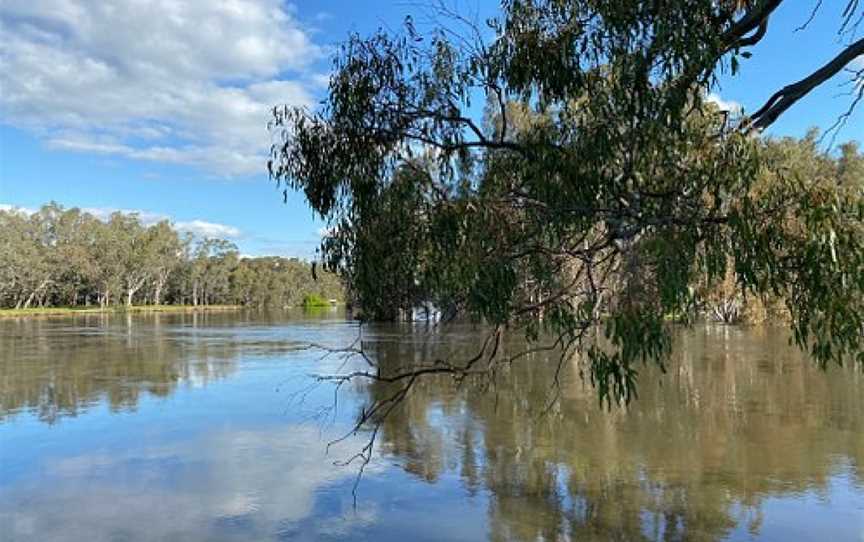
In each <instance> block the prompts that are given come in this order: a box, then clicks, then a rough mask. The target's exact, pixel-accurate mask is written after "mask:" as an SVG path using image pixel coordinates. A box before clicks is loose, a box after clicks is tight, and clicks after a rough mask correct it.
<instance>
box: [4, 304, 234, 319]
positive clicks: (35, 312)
mask: <svg viewBox="0 0 864 542" xmlns="http://www.w3.org/2000/svg"><path fill="white" fill-rule="evenodd" d="M239 308H240V306H239V305H206V306H205V305H198V306H197V307H196V306H193V305H133V306H132V307H126V306H123V305H120V306H111V307H106V308H104V309H102V308H99V307H33V308H29V309H0V318H3V317H7V318H10V317H14V318H19V317H22V316H69V315H74V314H100V313H109V312H136V313H142V312H175V313H176V312H204V311H230V310H237V309H239Z"/></svg>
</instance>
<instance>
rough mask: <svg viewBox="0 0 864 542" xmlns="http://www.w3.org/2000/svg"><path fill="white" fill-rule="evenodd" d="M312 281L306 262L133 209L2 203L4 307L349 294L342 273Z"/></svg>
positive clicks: (290, 300)
mask: <svg viewBox="0 0 864 542" xmlns="http://www.w3.org/2000/svg"><path fill="white" fill-rule="evenodd" d="M317 278H318V280H317V281H316V280H313V278H312V274H311V269H310V266H309V264H308V263H306V262H303V261H300V260H297V259H287V258H278V257H265V258H242V259H241V258H240V257H239V255H238V253H237V247H236V246H235V245H234V244H233V243H230V242H228V241H226V240H223V239H209V238H208V239H198V240H196V239H193V238H191V237H189V236H181V235H180V234H179V233H178V232H177V231H176V230H175V229H174V228H173V227H172V226H171V225H170V224H169V223H168V222H165V221H163V222H159V223H157V224H153V225H150V226H147V225H144V224H142V223H141V220H140V219H139V217H138V216H137V215H135V214H123V213H115V214H113V215H112V216H111V217H110V218H109V219H108V220H107V221H105V222H102V221H100V220H98V219H96V218H95V217H94V216H92V215H90V214H88V213H84V212H82V211H80V210H79V209H74V208H73V209H68V210H67V209H63V208H62V207H60V206H59V205H57V204H54V203H52V204H49V205H45V206H43V207H42V208H41V209H40V210H39V211H38V212H36V213H34V214H32V215H28V214H27V213H24V212H22V211H18V210H14V209H13V210H9V211H0V307H15V308H29V307H31V306H40V307H46V306H49V307H50V306H60V305H68V306H76V305H89V304H91V303H96V304H99V305H100V306H102V307H105V306H108V305H111V304H123V305H126V306H131V305H132V304H133V303H135V302H137V303H145V304H154V305H159V304H162V303H175V304H191V305H211V304H241V305H246V306H254V307H277V308H281V307H287V306H299V305H300V304H301V303H302V301H303V299H304V297H305V296H308V295H317V296H323V297H324V298H325V299H332V298H336V299H341V298H342V287H341V284H340V282H339V280H338V278H337V277H336V276H334V275H333V274H331V273H321V274H319V275H318V277H317Z"/></svg>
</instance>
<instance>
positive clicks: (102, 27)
mask: <svg viewBox="0 0 864 542" xmlns="http://www.w3.org/2000/svg"><path fill="white" fill-rule="evenodd" d="M421 1H422V0H421ZM447 1H448V3H449V4H453V0H447ZM814 2H815V0H814V1H813V2H811V1H805V0H788V1H787V2H786V4H787V5H784V6H782V7H781V8H780V9H779V11H778V12H777V14H776V15H775V17H773V19H772V21H771V31H770V32H769V34H768V37H766V38H765V40H764V41H763V42H762V43H761V44H760V45H759V46H758V47H757V48H756V49H755V50H754V55H753V58H751V59H750V60H745V61H744V62H743V65H742V69H741V75H740V76H739V77H736V78H734V79H732V78H726V79H724V80H723V82H722V85H721V87H720V88H719V89H717V90H716V99H718V100H719V101H721V102H723V103H724V104H726V105H727V106H734V107H738V106H743V107H744V110H745V111H753V110H755V109H756V108H758V107H759V106H760V105H761V103H762V102H763V101H764V100H765V99H766V98H767V97H768V96H770V94H771V93H773V92H774V91H775V90H777V89H779V88H780V87H781V86H783V85H785V84H788V83H791V82H794V81H795V80H797V79H799V78H801V77H803V76H805V75H807V74H809V73H810V72H811V71H812V70H813V69H815V68H817V67H818V66H820V65H821V64H823V63H824V62H826V61H827V60H828V59H829V58H831V57H833V56H834V55H835V54H836V53H837V52H838V51H839V50H840V48H841V46H842V42H841V41H840V38H838V36H837V34H836V31H837V28H838V27H839V21H840V10H841V9H842V5H845V2H839V1H837V2H823V4H825V5H823V7H822V8H821V10H820V11H819V12H818V14H817V17H816V18H815V20H814V21H813V22H812V23H811V24H810V26H809V27H808V28H807V29H805V30H803V31H799V32H796V31H795V28H796V27H798V26H800V25H801V23H803V22H804V21H805V20H806V19H807V17H808V15H809V10H810V8H811V7H812V5H813V4H814ZM418 4H420V2H405V1H404V0H400V1H391V0H375V1H373V0H362V1H356V0H355V1H345V0H317V1H305V2H295V3H285V2H281V1H280V0H224V1H215V0H195V1H193V0H189V1H185V2H184V1H179V0H147V1H144V0H141V1H136V2H132V1H128V2H119V1H118V2H111V1H107V0H106V1H104V2H101V1H100V2H93V1H92V0H62V1H61V0H43V1H40V2H32V0H5V1H4V3H3V5H2V7H0V207H5V206H16V207H23V208H36V207H38V206H39V205H41V204H43V203H45V202H48V201H51V200H54V201H57V202H59V203H61V204H63V205H65V206H70V207H71V206H77V207H82V208H87V209H90V210H92V212H94V213H97V214H100V213H101V214H106V213H109V212H110V211H112V210H117V209H124V210H136V211H139V212H141V213H142V216H143V217H145V218H147V219H151V220H155V219H158V218H163V217H164V218H169V219H171V220H173V221H174V222H175V223H176V224H177V225H178V226H180V227H182V228H185V229H187V230H189V231H193V232H196V233H200V234H211V235H219V236H223V237H228V238H230V239H232V240H233V241H234V242H236V243H237V244H238V245H239V246H240V249H241V252H243V253H245V254H252V255H260V254H278V255H289V256H300V257H305V258H310V257H312V256H313V254H314V249H315V247H316V246H317V244H318V240H319V229H320V228H321V226H322V224H320V223H316V222H315V221H314V219H313V215H312V212H311V211H310V210H309V208H308V207H307V205H306V203H305V201H304V200H303V197H302V195H300V194H292V193H289V199H288V202H287V204H283V202H282V197H281V195H280V192H279V191H277V189H276V188H275V186H274V185H273V184H272V183H271V182H270V181H269V180H268V178H267V176H266V174H265V173H264V166H265V160H266V158H265V157H264V155H265V154H266V149H267V147H268V145H269V141H270V140H269V136H268V134H267V133H266V130H265V125H266V122H267V120H268V114H267V111H268V108H269V107H270V106H271V105H273V104H275V103H279V102H282V103H285V102H287V103H291V104H305V105H314V103H315V102H316V101H317V100H319V99H320V98H321V97H322V96H323V92H324V89H325V86H326V78H327V74H328V69H329V65H330V62H329V54H330V52H331V51H332V49H333V47H334V46H335V45H336V44H337V43H338V42H340V41H341V40H343V39H344V38H345V37H346V36H347V35H348V33H349V32H352V31H353V32H359V33H360V34H368V33H370V32H373V31H374V30H375V29H376V28H378V27H380V26H385V27H390V28H394V29H395V28H398V27H399V26H400V23H401V21H402V19H403V17H404V16H405V15H407V14H409V13H413V14H415V19H421V20H422V18H419V17H416V14H417V10H418V8H417V6H418ZM841 4H842V5H841ZM456 5H458V6H460V9H462V10H467V11H468V12H476V13H478V14H479V16H480V19H481V20H482V19H483V18H484V17H486V16H489V15H491V14H493V13H494V12H495V10H496V7H497V2H494V1H484V0H457V3H456ZM847 39H848V37H847ZM857 62H858V63H859V65H861V66H864V58H859V59H858V61H857ZM843 80H844V78H842V77H838V78H836V79H835V80H832V81H830V82H829V83H828V84H826V85H824V86H823V87H822V88H820V89H818V90H817V91H816V92H814V93H813V94H812V95H811V96H808V97H807V98H806V99H804V100H802V101H801V102H800V103H799V104H797V105H796V106H795V107H794V108H793V109H792V110H790V111H789V112H788V113H787V114H786V115H785V116H783V117H782V118H781V119H780V120H779V121H778V122H777V123H776V124H775V125H774V126H773V127H772V129H771V133H772V134H776V135H794V136H800V135H802V134H803V133H804V132H805V131H806V130H807V128H808V127H810V126H820V127H823V128H825V127H827V126H829V125H831V123H833V121H834V120H835V119H836V118H837V116H838V115H840V114H841V113H842V112H843V111H845V109H846V108H847V107H848V105H849V103H850V100H849V97H848V96H842V95H841V93H843V92H846V91H848V90H849V87H848V86H845V87H844V86H841V83H842V82H843ZM862 109H864V108H861V109H859V110H858V111H857V112H856V113H855V115H854V116H853V117H852V118H851V119H850V120H849V122H848V123H847V125H846V127H845V129H844V130H843V131H842V132H841V133H840V135H839V138H838V139H839V140H841V141H842V140H847V139H857V140H859V141H864V113H862Z"/></svg>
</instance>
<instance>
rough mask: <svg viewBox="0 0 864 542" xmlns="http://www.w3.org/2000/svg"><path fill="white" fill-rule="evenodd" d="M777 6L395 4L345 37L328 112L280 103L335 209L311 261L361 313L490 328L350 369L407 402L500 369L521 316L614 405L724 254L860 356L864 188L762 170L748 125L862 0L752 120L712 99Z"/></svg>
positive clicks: (805, 323)
mask: <svg viewBox="0 0 864 542" xmlns="http://www.w3.org/2000/svg"><path fill="white" fill-rule="evenodd" d="M781 3H783V2H782V0H749V1H745V0H737V1H722V2H692V1H685V0H664V1H661V2H643V1H641V0H615V1H595V0H570V1H563V0H504V1H503V2H502V11H503V13H502V14H501V16H500V17H498V18H495V19H492V20H490V21H488V22H487V26H488V31H487V29H483V28H480V27H479V26H478V25H476V24H472V23H470V21H468V20H467V19H466V18H464V17H462V16H461V15H459V14H458V13H448V14H447V15H448V16H449V17H450V19H449V20H450V23H451V24H448V25H446V26H441V27H440V28H438V29H437V30H433V31H432V32H428V33H421V32H418V31H417V30H416V28H415V26H414V24H413V22H412V20H410V19H409V20H407V21H406V29H405V31H404V32H403V33H401V34H393V33H388V32H384V31H379V32H377V33H375V34H374V35H372V36H371V37H368V38H363V37H360V36H356V35H355V36H351V37H350V39H349V40H348V41H347V42H346V43H345V44H344V45H343V46H342V47H341V49H340V50H339V52H338V53H337V55H336V56H335V59H334V71H333V75H332V77H331V80H330V84H329V91H328V95H327V97H326V99H325V100H324V101H323V102H322V105H321V107H320V108H319V109H317V110H314V111H309V110H306V109H303V108H291V107H278V108H276V109H275V110H274V116H273V119H272V122H271V128H272V129H273V130H274V131H275V132H276V134H277V136H278V137H280V138H281V139H280V140H279V141H278V142H277V144H275V145H274V146H273V149H272V156H271V160H270V162H269V164H268V166H269V169H270V173H271V176H272V177H273V178H274V179H276V180H277V181H278V182H280V183H285V185H286V190H287V189H296V190H300V191H302V192H303V193H304V194H305V196H306V198H307V199H308V201H309V203H310V205H311V207H312V208H313V209H314V210H315V211H316V212H317V213H318V215H320V217H321V218H323V219H324V220H326V221H327V222H328V224H329V226H330V232H331V233H330V234H329V235H328V236H327V237H326V239H325V240H324V241H323V243H322V246H321V254H322V260H323V262H324V264H325V266H326V267H327V268H328V269H330V270H333V271H336V272H338V273H340V274H341V275H342V276H344V277H346V279H347V280H348V283H349V286H350V288H351V289H352V291H353V294H354V295H357V296H358V297H359V299H360V300H361V302H362V304H363V306H364V308H366V307H369V308H371V309H373V310H371V311H370V316H372V317H385V318H392V317H395V316H396V315H397V314H398V311H393V310H389V311H387V310H381V309H382V308H383V307H387V306H392V307H396V308H399V307H406V306H411V305H412V304H413V303H415V302H416V300H417V299H426V300H434V301H436V302H437V303H439V304H441V305H444V306H446V307H447V308H448V309H449V311H450V312H451V313H453V314H464V315H469V316H473V317H477V318H480V319H482V320H484V321H486V322H489V323H491V324H492V325H493V331H492V332H491V335H490V337H489V338H488V340H486V341H485V342H484V343H483V347H482V348H481V351H480V352H479V353H478V355H476V356H472V357H470V358H469V359H467V360H456V359H452V360H440V359H436V360H428V363H421V364H419V365H417V366H416V367H414V368H412V369H410V370H402V371H399V372H395V373H390V372H387V371H386V370H382V369H380V368H373V369H372V370H370V371H366V372H362V373H359V374H358V375H344V377H345V378H350V377H351V376H364V377H369V378H374V379H383V380H388V381H398V382H401V383H402V384H403V387H402V388H401V389H400V390H399V391H398V392H397V395H394V396H393V397H392V399H398V397H399V395H398V394H400V393H401V394H403V395H402V396H404V393H407V390H408V389H409V388H410V387H411V385H413V383H415V382H416V380H417V378H418V377H419V376H421V375H424V374H427V373H441V372H447V373H454V374H456V375H465V374H469V373H473V372H476V371H481V370H485V369H488V368H490V367H494V361H495V360H496V359H498V358H500V356H497V354H498V353H499V350H498V348H497V346H498V344H499V341H500V337H501V334H502V333H503V331H504V329H515V328H518V329H522V330H523V331H524V332H525V333H526V335H527V337H528V338H529V339H531V340H533V341H537V344H536V346H535V347H536V348H555V349H558V350H560V351H562V352H563V353H562V357H561V359H562V360H563V359H566V358H567V357H569V356H570V355H571V354H573V353H579V354H580V359H582V360H584V362H585V363H586V365H585V369H586V372H587V374H588V376H589V377H590V379H591V381H592V382H593V383H594V384H595V385H597V387H598V390H599V393H600V396H601V398H604V399H608V400H610V401H615V400H628V399H629V398H631V397H632V394H633V393H634V391H635V383H636V377H637V374H638V364H639V363H640V362H657V363H661V364H662V363H663V360H664V359H665V358H666V357H667V356H668V354H669V352H670V349H671V341H670V338H669V337H670V335H669V333H668V329H667V326H666V323H665V319H666V317H667V316H668V315H670V314H676V315H685V317H686V315H688V314H690V313H691V311H690V308H691V307H692V306H693V305H694V304H695V303H696V302H697V301H698V300H697V299H696V298H695V292H694V289H693V288H692V287H691V286H692V284H693V283H694V280H695V278H696V277H707V279H708V280H709V282H710V281H716V280H721V279H722V278H723V277H724V276H725V273H726V270H727V267H728V265H730V264H731V265H733V266H734V267H733V269H734V282H735V284H736V285H737V287H738V288H739V289H741V290H742V291H746V292H749V293H751V294H753V295H757V296H758V295H763V294H767V293H770V294H772V295H776V296H778V297H779V298H781V299H783V300H784V301H785V303H786V306H787V308H788V310H789V312H790V314H791V325H792V328H793V330H794V336H795V340H796V341H797V343H798V344H799V345H800V346H802V347H806V348H809V350H810V351H811V353H812V354H813V356H815V358H816V359H817V360H818V361H819V362H820V363H823V364H824V363H828V362H829V361H832V360H833V361H837V362H842V361H843V360H845V359H848V357H850V356H857V359H858V361H861V362H864V352H862V350H861V346H862V334H861V330H862V326H864V239H862V237H861V236H860V235H859V226H860V223H861V219H862V215H864V203H862V198H861V194H860V192H859V193H854V192H853V191H838V190H835V189H834V188H833V187H830V186H827V185H826V184H825V183H821V182H815V183H811V182H809V181H808V179H803V178H800V177H798V176H795V175H789V174H787V173H786V172H783V171H776V172H772V173H773V174H775V175H776V176H777V180H776V182H773V183H772V185H771V188H770V189H769V190H760V189H759V187H757V186H756V180H757V179H759V178H760V176H761V175H763V174H764V170H765V168H766V167H770V161H768V162H766V161H765V160H764V158H765V156H764V154H765V153H764V149H762V148H761V147H760V142H759V138H758V134H759V133H760V132H761V131H762V130H764V129H765V128H767V127H769V126H770V125H771V124H772V123H773V122H774V121H775V120H776V119H777V118H778V117H779V116H780V115H781V114H783V113H784V112H785V111H787V110H789V108H790V107H792V106H793V105H794V104H795V103H796V102H797V101H798V100H800V99H801V98H802V97H803V96H805V95H807V94H808V93H809V92H810V91H811V90H812V89H813V88H815V87H816V86H818V85H819V84H822V83H823V82H825V81H826V80H827V79H829V78H830V77H832V76H834V75H836V74H838V73H840V72H841V71H842V70H843V69H844V68H846V67H847V66H850V63H851V62H852V61H853V60H855V59H856V58H857V57H859V56H860V55H862V54H864V40H861V39H858V40H857V41H855V29H856V26H857V24H858V22H860V20H861V15H862V14H861V13H860V12H861V9H862V8H864V6H861V5H860V4H859V2H858V0H849V1H848V2H847V3H846V4H845V11H844V13H843V18H842V20H840V21H839V30H840V37H841V40H843V43H844V46H843V48H842V50H841V51H840V52H839V53H838V54H837V55H836V57H834V58H832V59H827V62H826V63H825V64H824V65H823V66H822V67H821V68H820V69H818V70H816V71H815V72H813V73H812V74H810V75H807V76H806V77H804V78H803V79H801V80H799V81H798V82H794V83H792V84H790V85H788V86H786V87H784V88H782V89H780V90H778V91H777V92H776V93H775V94H774V95H772V96H770V98H769V99H768V100H767V101H766V103H765V105H764V106H763V107H761V108H759V109H758V110H756V111H755V112H754V113H753V114H752V115H750V116H747V117H743V118H731V117H730V116H729V114H728V113H724V112H721V111H718V110H717V108H716V107H714V106H712V105H711V104H710V103H708V101H707V100H706V95H707V93H708V92H710V91H711V90H712V89H713V88H714V87H715V86H716V84H717V80H718V77H719V75H720V74H722V73H731V74H732V75H735V74H737V69H738V65H739V62H740V61H741V58H746V57H749V56H750V55H751V54H754V53H758V45H759V43H760V41H761V40H762V39H763V37H764V36H765V35H766V33H767V32H768V31H769V27H770V24H769V23H770V18H771V15H772V13H774V12H775V10H776V9H777V8H778V6H779V5H780V4H781ZM820 4H821V3H819V2H814V8H817V9H818V8H819V5H820ZM823 9H824V7H823ZM457 27H458V28H457ZM459 28H461V30H459ZM852 76H853V77H857V78H858V79H859V80H860V79H862V78H864V70H859V71H854V72H853V73H852ZM854 88H855V89H856V90H855V92H857V93H858V94H857V98H859V99H860V97H861V93H864V85H860V86H855V87H854ZM478 103H479V104H480V105H483V104H485V106H486V111H487V114H486V122H483V121H482V120H480V119H478V118H477V115H476V114H474V113H473V111H474V110H475V109H476V105H477V104H478ZM844 118H845V117H844ZM841 121H842V119H841ZM409 173H410V176H409ZM409 177H410V180H406V178H409ZM793 219H794V221H795V223H796V224H798V225H799V227H796V228H790V227H788V223H789V222H790V221H792V220H793ZM550 336H551V337H552V339H547V337H550ZM496 356H497V357H496ZM484 364H488V365H484ZM392 404H393V401H392V400H388V401H383V402H380V403H376V405H375V406H374V407H373V408H370V409H369V410H368V411H366V412H364V415H363V418H364V419H366V420H368V419H374V418H375V417H376V416H378V415H380V414H381V413H382V412H387V411H389V409H390V408H391V407H392Z"/></svg>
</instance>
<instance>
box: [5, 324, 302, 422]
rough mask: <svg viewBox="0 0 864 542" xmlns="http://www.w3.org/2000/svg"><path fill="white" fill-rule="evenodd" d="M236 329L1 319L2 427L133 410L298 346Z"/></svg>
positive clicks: (227, 327)
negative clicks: (17, 418) (27, 417)
mask: <svg viewBox="0 0 864 542" xmlns="http://www.w3.org/2000/svg"><path fill="white" fill-rule="evenodd" d="M257 319H258V320H259V322H261V323H263V322H266V319H265V318H262V317H260V316H259V317H257ZM237 323H238V322H237V316H236V315H234V314H217V313H212V314H209V313H200V314H199V313H190V314H159V313H152V314H140V315H135V316H133V315H131V314H125V315H123V314H120V315H117V314H87V315H80V316H76V317H75V318H74V319H69V318H63V319H51V318H20V319H9V320H0V422H2V421H3V420H4V419H7V418H8V417H10V416H13V415H15V414H17V413H19V412H22V411H30V412H34V413H35V414H36V415H37V416H38V418H39V419H40V420H42V421H43V422H46V423H56V422H57V421H59V420H60V419H61V418H63V417H64V416H77V415H79V414H80V413H81V412H82V411H85V410H87V409H89V408H92V407H95V406H97V405H99V404H100V403H103V402H104V403H106V404H107V405H108V407H109V408H110V409H111V411H113V412H117V411H124V410H134V409H135V408H136V407H137V405H138V403H139V401H140V400H141V398H142V397H143V396H144V395H152V396H156V397H168V396H170V395H171V394H173V393H174V392H175V390H176V388H177V387H178V386H180V385H184V384H185V385H190V386H206V385H207V384H208V383H209V382H210V381H213V380H218V379H222V378H225V377H227V376H229V375H231V374H232V373H233V372H234V371H235V370H236V361H237V359H238V358H240V357H242V356H249V355H276V354H279V353H280V352H284V351H290V350H296V349H297V348H299V347H300V346H301V343H299V342H296V341H294V342H289V341H285V340H282V338H281V337H273V336H272V331H268V330H265V331H268V332H267V333H261V334H256V333H255V328H248V329H247V328H244V327H242V326H241V327H237Z"/></svg>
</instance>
